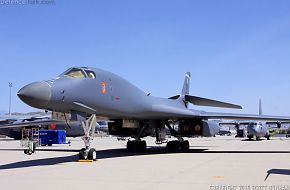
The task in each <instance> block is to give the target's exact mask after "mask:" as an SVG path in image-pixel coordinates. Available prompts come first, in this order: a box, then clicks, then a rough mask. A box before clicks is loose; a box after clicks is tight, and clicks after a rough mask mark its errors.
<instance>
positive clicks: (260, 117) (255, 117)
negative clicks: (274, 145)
mask: <svg viewBox="0 0 290 190" xmlns="http://www.w3.org/2000/svg"><path fill="white" fill-rule="evenodd" d="M199 116H200V117H201V118H203V119H232V120H261V121H262V120H263V121H281V122H282V121H285V122H290V117H289V116H271V115H252V114H235V113H216V112H204V111H201V112H200V115H199Z"/></svg>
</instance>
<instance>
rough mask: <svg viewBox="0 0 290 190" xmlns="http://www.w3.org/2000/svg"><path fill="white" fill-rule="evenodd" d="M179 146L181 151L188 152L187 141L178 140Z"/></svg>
mask: <svg viewBox="0 0 290 190" xmlns="http://www.w3.org/2000/svg"><path fill="white" fill-rule="evenodd" d="M180 147H181V151H182V152H188V151H189V141H182V142H180Z"/></svg>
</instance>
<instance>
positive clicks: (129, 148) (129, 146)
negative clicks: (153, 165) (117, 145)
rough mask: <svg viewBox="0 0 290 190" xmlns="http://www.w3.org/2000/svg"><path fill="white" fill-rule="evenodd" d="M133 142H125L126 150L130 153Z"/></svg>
mask: <svg viewBox="0 0 290 190" xmlns="http://www.w3.org/2000/svg"><path fill="white" fill-rule="evenodd" d="M133 144H134V142H133V141H127V150H129V151H132V150H133V146H134V145H133Z"/></svg>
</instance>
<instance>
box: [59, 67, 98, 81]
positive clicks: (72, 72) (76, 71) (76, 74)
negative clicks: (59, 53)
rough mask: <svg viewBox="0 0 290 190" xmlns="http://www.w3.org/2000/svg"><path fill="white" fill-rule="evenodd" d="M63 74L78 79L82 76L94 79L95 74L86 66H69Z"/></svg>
mask: <svg viewBox="0 0 290 190" xmlns="http://www.w3.org/2000/svg"><path fill="white" fill-rule="evenodd" d="M63 75H65V76H69V77H72V78H79V79H83V78H91V79H95V78H96V74H95V72H94V71H92V70H90V69H88V68H86V67H80V68H76V67H74V68H70V69H68V70H67V71H65V72H64V73H63Z"/></svg>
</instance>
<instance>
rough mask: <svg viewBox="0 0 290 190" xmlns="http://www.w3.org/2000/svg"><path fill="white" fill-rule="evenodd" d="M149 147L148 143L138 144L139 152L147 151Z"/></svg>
mask: <svg viewBox="0 0 290 190" xmlns="http://www.w3.org/2000/svg"><path fill="white" fill-rule="evenodd" d="M146 147H147V144H146V141H144V140H143V141H139V142H138V150H141V151H145V150H146Z"/></svg>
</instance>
